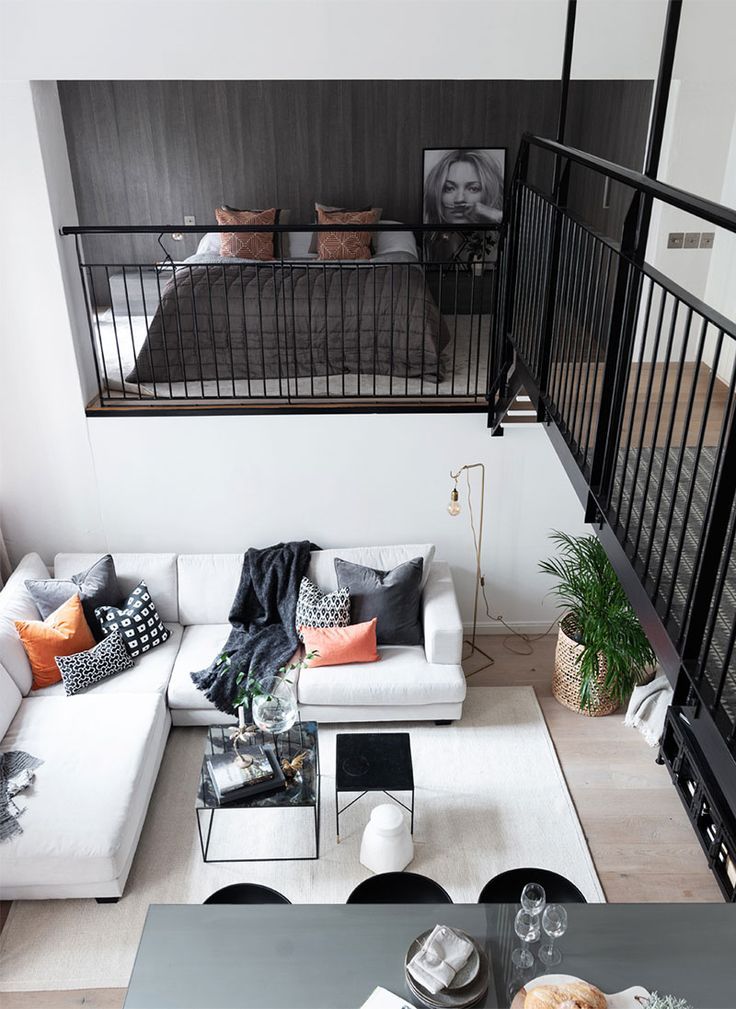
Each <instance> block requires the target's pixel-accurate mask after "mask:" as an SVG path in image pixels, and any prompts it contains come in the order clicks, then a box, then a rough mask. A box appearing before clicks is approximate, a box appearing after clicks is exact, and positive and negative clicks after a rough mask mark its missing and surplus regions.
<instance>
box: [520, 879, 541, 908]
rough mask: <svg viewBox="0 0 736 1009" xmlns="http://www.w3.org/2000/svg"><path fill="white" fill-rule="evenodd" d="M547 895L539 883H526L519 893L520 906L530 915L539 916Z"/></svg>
mask: <svg viewBox="0 0 736 1009" xmlns="http://www.w3.org/2000/svg"><path fill="white" fill-rule="evenodd" d="M546 900H547V895H546V893H545V892H544V887H543V886H542V885H541V884H540V883H527V884H526V886H525V887H524V889H523V890H522V891H521V906H522V908H523V909H524V910H525V911H526V912H527V913H528V914H531V915H539V913H540V912H541V910H542V908H543V907H544V904H545V901H546Z"/></svg>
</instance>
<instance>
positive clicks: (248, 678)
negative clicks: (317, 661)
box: [216, 651, 319, 767]
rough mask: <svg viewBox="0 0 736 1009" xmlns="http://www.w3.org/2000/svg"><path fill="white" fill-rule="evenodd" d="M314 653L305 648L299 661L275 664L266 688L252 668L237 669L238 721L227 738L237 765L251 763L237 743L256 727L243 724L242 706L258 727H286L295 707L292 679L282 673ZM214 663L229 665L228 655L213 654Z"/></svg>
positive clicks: (244, 740) (304, 663)
mask: <svg viewBox="0 0 736 1009" xmlns="http://www.w3.org/2000/svg"><path fill="white" fill-rule="evenodd" d="M318 655H319V652H317V651H314V652H308V653H307V654H306V655H305V656H304V658H303V659H301V660H300V661H299V662H292V663H291V664H290V665H288V666H281V667H280V668H279V675H278V676H274V677H272V679H271V685H270V687H269V689H268V690H266V689H264V687H263V684H262V683H261V682H260V680H258V679H257V678H256V676H255V674H254V673H253V672H248V673H247V674H246V671H245V670H244V669H241V670H240V671H239V672H238V674H237V675H236V677H235V682H236V683H237V684H238V686H239V687H240V692H239V694H238V696H237V697H236V699H235V703H234V704H233V708H234V711H235V714H237V716H238V724H237V726H233V727H232V728H231V730H230V740H231V742H232V744H233V750H234V751H235V759H236V762H237V763H238V764H239V765H240V766H241V767H249V766H250V765H251V764H252V763H253V758H252V757H250V756H248V755H243V754H241V753H240V751H239V749H238V744H239V743H249V742H251V741H252V738H251V737H252V735H253V733H254V732H255V729H256V725H253V724H246V719H245V709H246V707H249V708H250V709H251V714H252V715H253V717H254V720H255V722H256V724H257V726H258V728H260V729H264V730H266V731H268V732H274V733H276V732H285V731H286V730H287V729H290V728H291V726H292V725H293V724H294V722H295V721H296V719H297V715H298V708H297V703H296V696H295V694H294V691H293V689H292V681H291V680H288V679H286V674H287V673H290V672H293V671H294V670H295V669H305V668H306V667H307V666H308V665H309V662H310V661H311V660H312V659H313V658H315V657H316V656H318ZM216 665H217V667H220V666H230V665H232V659H231V658H230V656H229V655H228V654H227V653H225V652H222V654H221V655H218V657H217V660H216ZM243 681H245V682H243ZM256 705H260V707H261V711H259V715H261V716H262V717H258V716H257V715H256V713H255V708H256Z"/></svg>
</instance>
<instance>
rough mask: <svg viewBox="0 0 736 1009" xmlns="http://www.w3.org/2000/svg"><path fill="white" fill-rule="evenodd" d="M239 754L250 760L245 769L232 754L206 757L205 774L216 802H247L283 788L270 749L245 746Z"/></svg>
mask: <svg viewBox="0 0 736 1009" xmlns="http://www.w3.org/2000/svg"><path fill="white" fill-rule="evenodd" d="M240 753H241V755H242V756H243V757H245V756H248V757H252V758H253V762H252V763H251V764H249V765H248V767H241V766H240V764H239V763H238V762H237V761H236V758H235V756H234V754H233V753H217V754H210V755H209V756H207V758H206V764H207V774H208V776H209V779H210V782H211V784H212V790H213V791H214V793H215V798H216V799H217V801H218V803H220V804H222V803H225V802H236V801H238V800H242V799H251V798H253V797H254V796H256V795H261V794H262V793H263V792H271V791H274V790H276V789H278V788H283V786H284V784H285V781H286V779H285V777H284V772H283V771H282V770H281V767H280V766H279V762H278V759H277V757H276V753H275V751H274V748H273V746H271V745H270V744H266V745H264V746H245V747H241V748H240Z"/></svg>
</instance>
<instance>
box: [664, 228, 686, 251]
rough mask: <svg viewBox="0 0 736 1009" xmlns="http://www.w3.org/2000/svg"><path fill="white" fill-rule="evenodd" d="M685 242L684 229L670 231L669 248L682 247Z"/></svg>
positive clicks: (668, 237)
mask: <svg viewBox="0 0 736 1009" xmlns="http://www.w3.org/2000/svg"><path fill="white" fill-rule="evenodd" d="M684 243H685V232H684V231H670V233H669V235H668V236H667V248H668V249H681V248H682V246H683V245H684Z"/></svg>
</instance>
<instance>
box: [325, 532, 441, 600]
mask: <svg viewBox="0 0 736 1009" xmlns="http://www.w3.org/2000/svg"><path fill="white" fill-rule="evenodd" d="M336 557H342V559H343V560H346V561H350V562H351V563H352V564H363V565H364V566H365V567H367V568H376V569H377V570H379V571H390V570H391V569H392V568H395V567H396V565H397V564H403V562H404V561H410V560H413V558H414V557H421V558H422V560H423V561H424V564H423V567H422V588H424V586H425V584H426V582H427V578H428V577H429V570H430V567H431V565H432V561H433V560H434V546H433V545H432V544H431V543H401V544H396V545H394V546H386V547H338V548H330V549H329V550H313V551H312V556H311V559H310V561H309V570H308V572H307V574H308V576H309V577H310V578H311V579H312V581H313V582H314V583H315V584H316V585H317V586H318V587H319V588H320V589H322V591H323V592H334V591H335V590H336V589H337V587H338V585H337V575H336V574H335V558H336Z"/></svg>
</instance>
